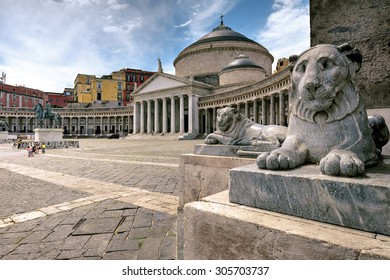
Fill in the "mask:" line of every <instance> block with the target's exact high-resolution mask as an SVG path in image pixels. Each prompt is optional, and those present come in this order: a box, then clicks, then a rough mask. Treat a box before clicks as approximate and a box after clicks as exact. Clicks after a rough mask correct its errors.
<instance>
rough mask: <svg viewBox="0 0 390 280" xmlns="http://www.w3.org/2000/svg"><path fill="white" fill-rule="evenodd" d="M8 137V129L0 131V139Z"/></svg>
mask: <svg viewBox="0 0 390 280" xmlns="http://www.w3.org/2000/svg"><path fill="white" fill-rule="evenodd" d="M8 139H10V135H9V133H8V131H0V140H8Z"/></svg>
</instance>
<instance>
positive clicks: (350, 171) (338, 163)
mask: <svg viewBox="0 0 390 280" xmlns="http://www.w3.org/2000/svg"><path fill="white" fill-rule="evenodd" d="M320 169H321V172H322V173H323V174H326V175H331V176H348V177H356V176H360V175H363V174H364V170H365V168H364V163H363V162H362V161H361V160H360V159H359V158H358V157H357V156H356V155H355V154H353V153H351V152H346V151H332V152H330V153H329V154H328V155H327V156H326V157H324V158H323V159H321V161H320Z"/></svg>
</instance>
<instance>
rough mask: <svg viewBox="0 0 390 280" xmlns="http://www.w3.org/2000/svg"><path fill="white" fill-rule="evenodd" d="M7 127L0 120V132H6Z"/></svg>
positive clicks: (5, 123)
mask: <svg viewBox="0 0 390 280" xmlns="http://www.w3.org/2000/svg"><path fill="white" fill-rule="evenodd" d="M8 130H9V127H8V124H7V122H5V121H2V120H0V131H8Z"/></svg>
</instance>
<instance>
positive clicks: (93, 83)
mask: <svg viewBox="0 0 390 280" xmlns="http://www.w3.org/2000/svg"><path fill="white" fill-rule="evenodd" d="M124 90H125V74H124V71H114V72H112V73H111V75H103V76H102V77H100V78H97V77H96V76H95V75H85V74H78V75H77V77H76V79H75V82H74V92H75V100H76V102H78V103H81V104H85V105H87V104H107V103H111V102H115V103H117V105H119V106H121V105H122V102H123V91H124Z"/></svg>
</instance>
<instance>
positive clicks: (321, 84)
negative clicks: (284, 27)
mask: <svg viewBox="0 0 390 280" xmlns="http://www.w3.org/2000/svg"><path fill="white" fill-rule="evenodd" d="M353 65H354V63H353V62H352V61H350V60H349V59H348V58H347V56H346V55H345V54H343V53H342V52H341V51H340V50H339V49H338V48H337V47H336V46H334V45H318V46H316V47H313V48H311V49H309V50H308V51H306V52H304V53H303V54H301V56H300V57H299V58H298V60H297V61H296V63H295V66H294V69H293V72H292V76H291V79H292V102H293V104H292V106H293V108H292V111H293V113H294V114H296V115H297V116H298V117H300V118H302V119H307V120H312V119H314V116H315V115H316V113H318V112H325V113H327V115H328V121H332V120H335V119H339V118H341V117H342V116H345V115H346V114H347V113H349V112H351V111H352V110H354V109H355V108H356V106H357V102H358V101H359V97H358V96H357V93H356V90H355V89H354V87H353V81H352V77H353V76H354V74H355V72H356V69H357V68H355V66H353Z"/></svg>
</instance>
